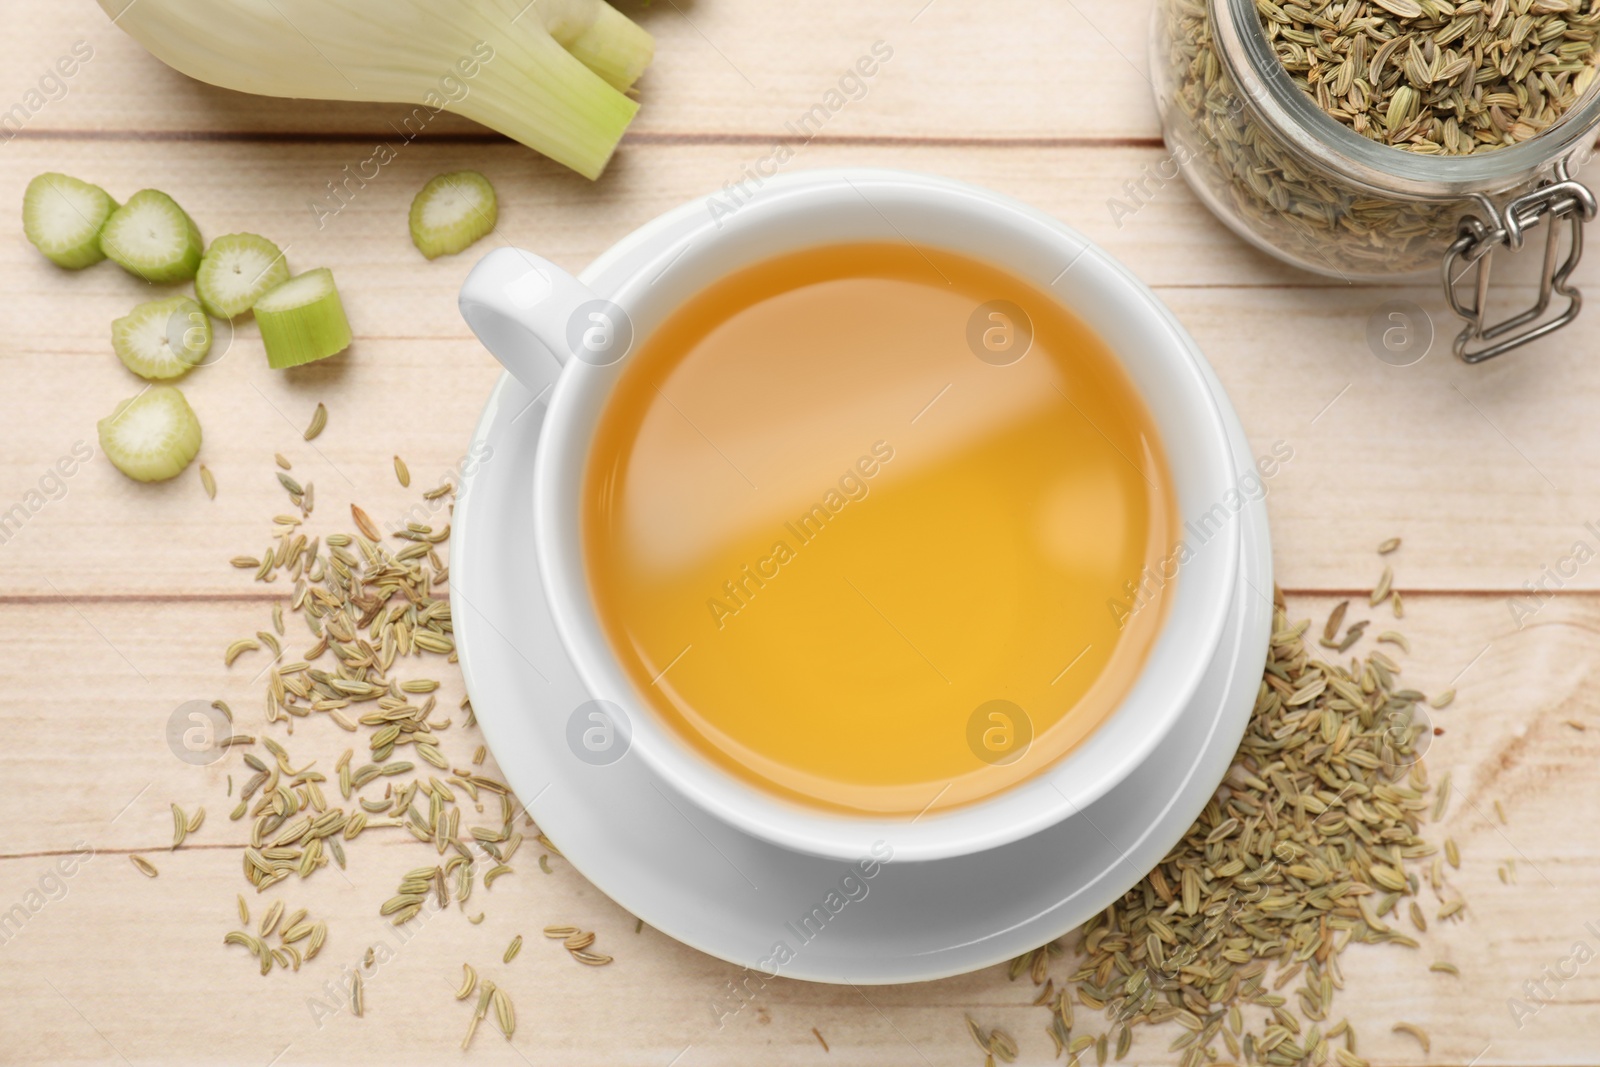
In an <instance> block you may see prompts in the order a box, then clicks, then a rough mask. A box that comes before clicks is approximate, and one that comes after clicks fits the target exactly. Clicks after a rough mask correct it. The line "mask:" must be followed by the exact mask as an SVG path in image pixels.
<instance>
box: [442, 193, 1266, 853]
mask: <svg viewBox="0 0 1600 1067" xmlns="http://www.w3.org/2000/svg"><path fill="white" fill-rule="evenodd" d="M726 209H727V203H726V202H722V201H713V200H707V201H694V202H691V203H689V204H685V205H683V206H682V207H680V208H678V209H676V210H674V211H672V212H669V213H668V214H667V215H664V216H662V217H661V218H659V219H657V220H655V221H654V222H652V223H649V224H647V225H646V227H645V228H644V229H643V230H642V231H641V235H642V236H643V237H644V238H645V245H646V247H647V248H648V250H649V253H650V254H648V255H646V256H644V257H642V266H641V267H640V268H639V269H637V270H636V271H634V272H633V273H632V274H631V275H630V276H628V277H627V278H626V280H624V281H623V282H622V283H621V284H620V285H618V286H617V287H616V288H615V290H614V291H610V292H605V293H597V292H594V291H592V290H590V289H589V288H588V287H587V286H585V285H584V284H583V283H582V282H579V281H578V280H577V279H575V278H573V277H572V276H571V275H570V274H568V273H567V272H565V271H563V270H562V269H561V268H559V267H557V266H555V265H554V264H552V263H550V262H548V261H547V260H544V259H541V258H540V257H538V256H536V255H534V254H532V253H530V252H525V251H522V250H519V249H514V248H502V249H498V250H496V251H494V252H491V253H489V254H488V255H486V256H485V257H484V258H483V259H482V260H481V261H480V262H479V263H478V264H477V266H475V267H474V268H473V270H472V272H471V274H470V275H469V276H468V277H467V280H466V282H465V284H463V286H462V288H461V297H460V305H461V312H462V315H463V317H465V319H466V321H467V323H468V324H469V325H470V326H471V327H472V329H473V331H474V332H475V333H476V334H477V335H478V337H479V338H480V339H481V340H482V341H483V343H484V344H485V345H486V346H487V347H488V348H489V350H490V351H491V352H493V353H494V355H495V356H496V357H497V358H498V359H499V360H500V362H501V363H502V364H504V365H505V367H506V369H507V370H508V371H510V372H511V374H513V375H514V376H515V377H516V378H517V379H518V380H519V381H520V382H521V383H522V384H523V385H524V386H525V387H526V388H527V389H528V390H529V391H530V392H531V393H533V394H535V396H536V397H542V399H543V402H546V403H548V404H549V411H548V414H547V416H546V419H545V423H544V427H543V430H542V431H541V435H540V443H539V454H538V456H537V459H536V467H535V469H536V475H535V479H534V485H533V487H532V491H533V495H534V500H533V514H534V525H535V529H534V530H533V531H531V533H532V534H533V536H534V540H535V543H536V544H537V552H538V555H539V566H540V573H541V575H542V577H543V579H544V582H545V585H546V588H547V589H548V597H549V600H550V605H549V606H550V609H551V613H552V615H553V617H554V619H555V621H556V626H557V628H558V630H559V632H560V634H561V637H562V640H563V642H564V644H565V646H566V649H567V651H568V653H569V654H570V656H571V658H572V660H573V662H574V663H575V664H576V666H577V669H578V672H579V674H580V675H581V677H582V679H583V681H584V684H585V685H586V687H587V688H588V690H589V692H590V694H591V695H592V696H593V697H594V698H595V699H596V700H597V701H604V702H608V703H609V704H610V705H613V706H614V707H616V708H619V709H621V714H622V717H623V719H624V725H625V728H626V730H627V733H628V744H629V748H628V751H627V755H626V756H625V757H624V758H630V759H631V758H638V759H642V760H644V761H645V762H646V763H647V765H648V766H649V767H650V768H651V769H652V770H653V771H654V772H655V773H656V775H657V776H658V777H659V779H660V780H661V783H662V786H663V787H664V788H665V789H668V790H671V791H672V792H673V793H676V794H677V795H678V796H680V797H683V798H686V799H688V800H690V801H692V802H693V803H695V804H697V805H698V806H699V807H701V808H702V809H704V810H705V811H707V812H709V813H711V814H713V815H715V816H716V817H718V818H720V819H723V820H725V821H727V822H729V823H731V824H733V825H734V826H736V827H738V828H740V829H742V830H744V831H745V832H747V833H750V834H752V835H754V836H756V837H758V838H761V839H763V840H766V841H769V842H772V843H775V844H777V845H780V846H783V847H787V848H792V849H797V850H800V851H803V852H807V853H811V854H815V855H822V856H831V857H836V858H839V859H841V860H846V861H848V860H854V859H856V858H858V857H860V856H862V855H866V854H868V853H869V850H870V849H871V846H872V843H873V842H874V841H891V842H893V847H894V855H895V860H896V862H897V863H898V862H916V861H925V860H935V859H942V858H946V857H950V856H956V855H964V854H970V853H975V852H981V851H983V850H986V849H990V848H996V847H999V846H1001V845H1004V844H1008V843H1010V842H1012V841H1016V840H1019V839H1021V838H1023V837H1026V836H1029V835H1031V834H1033V833H1036V832H1038V831H1039V830H1042V829H1043V828H1045V827H1047V826H1050V825H1053V824H1055V823H1057V822H1059V821H1061V820H1063V819H1066V818H1069V817H1071V816H1073V815H1074V814H1076V813H1077V812H1078V811H1080V810H1081V809H1083V808H1084V807H1086V806H1088V805H1089V804H1090V803H1092V802H1093V801H1094V800H1096V799H1097V798H1099V797H1100V796H1102V795H1104V794H1105V793H1106V792H1107V791H1108V790H1110V789H1111V788H1112V787H1114V786H1115V785H1117V784H1118V783H1119V782H1121V781H1122V780H1123V779H1125V778H1126V777H1127V776H1128V775H1129V774H1130V773H1131V772H1132V771H1133V770H1134V769H1135V768H1136V767H1138V766H1139V765H1140V763H1142V762H1143V761H1144V760H1145V758H1146V757H1148V756H1149V755H1150V753H1151V751H1152V750H1153V749H1154V748H1155V746H1156V745H1157V743H1158V742H1159V741H1160V740H1161V739H1162V738H1163V737H1164V736H1165V735H1166V734H1167V733H1168V731H1169V730H1170V729H1171V727H1172V725H1173V723H1174V722H1175V721H1177V717H1178V716H1179V715H1180V714H1182V713H1183V711H1184V709H1185V708H1186V707H1187V706H1188V704H1189V703H1190V701H1191V698H1192V697H1193V696H1194V693H1195V690H1196V688H1197V686H1198V684H1199V682H1200V679H1201V677H1202V675H1203V674H1204V672H1205V671H1206V669H1207V667H1208V666H1209V665H1210V664H1211V662H1212V660H1213V658H1214V657H1215V656H1216V655H1217V654H1218V646H1219V642H1220V640H1221V637H1222V631H1223V624H1224V621H1225V619H1226V617H1227V615H1228V613H1229V609H1230V607H1231V605H1232V603H1233V598H1234V595H1235V593H1234V589H1235V586H1236V584H1237V568H1238V566H1239V558H1240V537H1241V528H1240V522H1239V520H1238V508H1235V507H1231V506H1230V505H1229V504H1228V503H1227V502H1228V501H1229V500H1231V499H1236V498H1237V494H1238V493H1239V492H1240V485H1241V482H1242V480H1243V479H1245V478H1246V477H1248V476H1249V475H1252V474H1254V468H1253V466H1251V462H1250V460H1249V458H1248V457H1239V456H1236V455H1235V454H1234V452H1233V449H1232V448H1231V447H1230V445H1229V442H1228V437H1227V433H1226V430H1225V426H1224V422H1223V418H1222V414H1221V412H1220V411H1219V410H1218V408H1217V405H1216V402H1215V400H1214V399H1213V396H1212V392H1211V390H1210V389H1209V388H1208V387H1207V383H1206V380H1205V376H1204V375H1205V371H1204V368H1203V362H1202V357H1201V356H1200V353H1199V351H1198V350H1197V348H1196V347H1195V344H1194V342H1193V341H1192V340H1191V339H1190V338H1189V337H1188V335H1187V334H1186V333H1185V332H1184V331H1183V329H1182V328H1181V327H1180V326H1179V325H1178V324H1177V322H1176V320H1175V319H1174V318H1173V317H1172V315H1171V314H1170V313H1169V312H1168V311H1167V310H1166V308H1165V307H1164V306H1163V305H1162V304H1161V302H1160V301H1159V300H1158V299H1157V298H1156V296H1155V294H1154V293H1152V292H1151V291H1150V290H1149V289H1148V288H1147V287H1145V286H1144V285H1143V284H1142V283H1141V282H1139V281H1138V280H1137V279H1136V278H1135V277H1134V276H1133V275H1132V274H1130V273H1129V272H1128V271H1127V270H1126V269H1125V268H1123V267H1122V266H1121V265H1120V264H1118V263H1117V262H1116V261H1115V260H1113V259H1112V258H1111V257H1110V256H1109V255H1107V254H1106V253H1105V252H1104V251H1102V250H1101V249H1100V248H1098V247H1097V246H1095V245H1094V244H1092V243H1091V242H1089V241H1088V240H1087V239H1085V238H1084V237H1082V236H1081V235H1079V234H1078V233H1076V232H1075V231H1073V230H1071V229H1069V228H1068V227H1066V226H1064V225H1062V224H1061V223H1060V222H1058V221H1056V220H1055V219H1054V218H1051V217H1050V216H1048V215H1045V214H1043V213H1042V212H1039V211H1036V210H1034V209H1032V208H1030V207H1028V206H1026V205H1024V204H1022V203H1020V202H1018V201H1015V200H1012V199H1010V198H1008V197H1003V196H1000V195H998V194H996V193H992V192H990V191H988V190H985V189H980V188H977V187H974V186H970V185H965V184H962V183H958V182H954V181H950V180H947V179H942V178H935V177H930V176H926V175H920V174H912V173H906V172H899V171H885V170H866V169H848V170H818V171H808V172H802V173H797V174H794V175H790V176H785V177H780V178H775V179H772V180H770V181H768V182H767V183H766V184H764V185H763V186H762V187H761V188H760V189H759V190H756V191H755V192H754V194H753V195H751V196H750V197H749V198H748V199H746V200H745V201H744V202H743V203H742V204H740V205H739V206H738V207H737V209H736V210H733V211H732V213H731V214H730V213H729V212H728V211H727V210H726ZM859 241H910V242H912V243H913V244H915V245H917V246H919V247H928V246H931V247H937V248H944V249H948V250H950V251H953V252H958V253H963V254H966V255H968V256H971V257H974V258H977V259H981V260H985V261H987V262H990V263H992V264H994V265H996V266H998V267H1000V268H1002V269H1004V270H1006V271H1008V272H1010V273H1011V274H1013V275H1014V276H1016V277H1018V278H1020V279H1022V280H1024V281H1026V282H1029V283H1031V284H1033V285H1034V286H1035V287H1036V288H1038V289H1040V290H1042V291H1045V292H1048V293H1051V294H1053V295H1054V296H1055V297H1056V298H1057V299H1058V300H1059V301H1060V302H1061V303H1062V304H1063V305H1064V306H1066V307H1067V308H1069V309H1070V310H1071V311H1072V312H1073V313H1074V314H1076V315H1077V316H1078V317H1079V318H1080V319H1082V320H1083V321H1084V322H1086V323H1087V324H1088V325H1089V326H1090V327H1091V328H1092V329H1093V330H1094V332H1095V333H1096V334H1098V335H1099V336H1100V337H1101V338H1102V339H1103V340H1104V341H1105V342H1106V343H1107V345H1108V346H1109V347H1110V348H1111V349H1112V351H1113V352H1114V353H1115V354H1116V355H1117V357H1118V358H1119V360H1120V361H1121V362H1122V365H1123V366H1124V368H1125V369H1126V371H1127V372H1128V374H1129V376H1130V377H1131V378H1132V380H1133V382H1134V384H1135V386H1136V387H1137V389H1138V390H1139V392H1140V394H1141V396H1142V397H1143V399H1144V401H1145V403H1146V404H1147V405H1148V407H1149V409H1150V411H1151V413H1152V415H1153V417H1154V420H1155V423H1156V426H1157V427H1158V432H1159V433H1160V435H1161V438H1162V441H1163V444H1164V445H1165V450H1166V454H1167V457H1168V463H1169V467H1170V474H1171V477H1172V479H1173V481H1174V489H1175V492H1176V496H1177V499H1178V506H1179V512H1180V517H1181V518H1182V519H1184V530H1183V538H1184V542H1185V544H1186V545H1187V547H1188V548H1189V549H1190V551H1189V553H1188V554H1187V556H1186V558H1185V559H1184V561H1183V562H1182V564H1181V567H1176V568H1175V569H1176V570H1177V572H1178V573H1175V574H1171V575H1166V576H1163V578H1162V580H1167V581H1171V582H1172V583H1173V590H1172V599H1171V603H1170V608H1169V614H1168V618H1167V620H1166V622H1165V624H1164V626H1163V628H1162V631H1161V633H1160V636H1159V637H1158V638H1157V640H1156V643H1155V645H1154V646H1153V647H1152V648H1151V650H1150V653H1149V656H1148V659H1147V661H1146V664H1145V667H1144V669H1143V671H1142V673H1141V674H1140V676H1139V678H1138V680H1137V681H1136V682H1135V684H1134V686H1133V688H1132V690H1131V691H1130V692H1129V693H1128V694H1127V697H1126V698H1125V699H1124V701H1123V702H1122V704H1121V705H1120V706H1119V707H1118V709H1117V710H1116V711H1115V712H1114V713H1113V714H1112V715H1111V716H1110V717H1109V718H1108V719H1107V720H1106V722H1105V723H1104V724H1102V725H1101V726H1100V727H1099V729H1097V730H1096V731H1095V732H1094V733H1093V734H1091V735H1090V736H1089V738H1087V739H1086V740H1085V741H1084V742H1082V743H1081V744H1080V745H1078V746H1077V747H1076V748H1075V749H1073V750H1072V751H1070V752H1069V753H1068V754H1067V755H1066V756H1064V757H1063V758H1062V759H1061V760H1059V761H1058V762H1057V763H1056V764H1054V765H1053V766H1051V767H1050V768H1048V769H1047V770H1045V771H1044V772H1042V773H1040V774H1038V775H1036V776H1034V777H1033V778H1031V779H1028V780H1027V781H1025V782H1022V783H1021V784H1018V785H1016V786H1013V787H1012V788H1010V789H1008V790H1006V791H1004V792H1001V793H999V794H997V795H995V796H992V797H989V798H987V799H985V800H983V801H980V802H976V803H974V804H971V805H968V806H965V807H961V808H956V809H952V810H948V811H944V812H940V813H938V814H935V815H928V816H926V817H921V818H917V819H915V820H910V819H889V818H873V817H856V816H850V815H843V814H835V813H829V812H826V811H823V810H819V809H816V808H810V807H804V806H801V805H799V804H795V803H791V802H789V801H786V800H782V799H780V798H778V797H776V796H773V795H770V794H767V793H763V792H761V791H760V790H759V789H756V788H754V787H753V786H750V785H748V784H746V783H745V782H742V781H740V780H738V779H736V778H734V777H733V776H731V775H729V774H727V773H725V772H724V771H722V770H721V769H719V768H717V767H715V766H714V765H712V764H711V763H709V762H708V761H706V760H705V759H703V758H702V757H701V756H700V755H698V754H697V753H696V752H695V751H694V750H693V749H692V748H691V747H690V746H689V745H688V744H687V743H686V742H685V741H683V740H682V739H681V738H679V737H678V736H676V735H675V734H674V733H673V732H672V731H670V730H669V729H668V728H667V727H666V726H665V725H664V724H663V723H661V722H660V721H659V720H658V719H657V718H656V717H655V715H654V713H653V712H651V711H650V710H649V708H648V706H647V704H646V703H645V701H644V700H642V699H641V697H640V696H639V694H638V693H637V692H636V691H635V689H634V687H633V684H632V683H631V682H630V681H629V679H628V678H627V676H626V674H625V672H624V671H623V669H622V667H621V665H620V664H619V663H618V661H617V658H616V655H615V654H614V652H613V651H612V649H611V646H610V643H609V642H608V641H607V639H606V637H605V635H604V633H603V631H602V628H601V624H600V621H599V618H598V616H597V613H596V610H595V606H594V604H593V601H592V600H591V598H590V596H589V591H588V583H587V578H586V575H585V570H584V567H585V564H584V558H583V551H582V538H581V536H580V528H579V525H580V514H581V508H580V506H579V502H580V494H581V492H582V488H583V477H584V469H585V465H586V462H587V458H588V454H589V449H590V446H591V442H592V438H593V434H594V430H595V426H596V424H597V421H598V419H599V416H600V414H601V412H602V410H603V409H604V408H605V406H606V402H607V399H608V397H609V396H610V393H611V390H612V388H613V386H614V385H615V384H616V382H617V380H618V377H619V375H621V374H623V373H626V371H627V367H628V362H629V361H628V359H627V354H628V353H629V352H631V351H633V350H635V349H636V348H637V346H638V344H639V343H640V340H641V339H643V338H644V337H646V336H648V335H649V333H650V331H651V330H652V329H653V328H654V327H655V326H656V325H658V324H659V323H661V322H662V321H663V319H664V318H665V317H666V316H667V315H669V314H670V313H671V311H672V310H673V309H674V308H676V307H677V306H679V305H680V304H681V303H683V302H684V301H685V300H686V299H687V298H689V297H691V296H692V295H694V294H695V293H697V292H699V291H700V290H701V289H703V288H704V287H705V286H706V285H708V284H709V283H711V282H712V281H714V280H716V279H718V278H720V277H722V276H724V275H726V274H728V273H729V272H731V271H733V270H736V269H738V268H740V267H742V266H745V265H748V264H751V263H755V262H759V261H761V260H764V259H768V258H770V257H772V256H775V255H779V254H782V253H785V252H791V251H795V250H798V249H802V248H806V247H812V246H816V245H823V244H833V243H841V242H859ZM572 710H574V709H540V710H539V711H538V712H535V713H537V714H545V713H549V714H562V715H565V714H566V713H568V712H570V711H572Z"/></svg>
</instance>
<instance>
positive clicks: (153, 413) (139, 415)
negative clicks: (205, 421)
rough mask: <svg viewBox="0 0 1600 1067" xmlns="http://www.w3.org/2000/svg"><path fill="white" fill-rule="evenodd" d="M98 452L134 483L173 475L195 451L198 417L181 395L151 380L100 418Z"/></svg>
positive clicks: (196, 447)
mask: <svg viewBox="0 0 1600 1067" xmlns="http://www.w3.org/2000/svg"><path fill="white" fill-rule="evenodd" d="M96 428H97V429H98V430H99V432H100V451H102V452H104V453H105V454H106V458H107V459H109V460H110V461H111V462H112V464H113V465H114V466H115V467H116V468H117V470H119V471H121V472H122V473H123V474H126V475H127V476H128V477H130V478H132V479H133V480H134V481H137V482H161V481H165V480H166V479H168V478H172V477H175V476H176V475H177V474H178V473H179V472H181V471H182V470H183V469H184V468H185V467H187V466H188V465H189V462H190V460H192V459H194V457H195V455H196V454H197V453H199V451H200V420H199V419H197V418H195V415H194V409H193V408H191V407H189V402H188V401H187V400H185V399H184V398H183V394H182V393H180V392H179V391H178V390H177V389H175V388H173V387H172V386H170V385H152V386H150V388H148V389H146V390H145V391H144V392H142V393H140V394H139V395H137V396H131V397H129V398H128V399H126V400H124V401H123V402H122V403H120V404H118V405H117V407H116V410H115V411H113V412H112V413H111V414H110V415H107V416H106V417H105V418H103V419H101V420H100V422H99V423H98V424H97V426H96Z"/></svg>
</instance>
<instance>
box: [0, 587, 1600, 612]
mask: <svg viewBox="0 0 1600 1067" xmlns="http://www.w3.org/2000/svg"><path fill="white" fill-rule="evenodd" d="M1397 591H1398V592H1399V593H1400V595H1401V596H1402V597H1405V598H1406V599H1411V598H1413V597H1417V598H1422V597H1450V598H1456V599H1479V600H1486V599H1499V598H1502V597H1509V596H1525V595H1527V594H1526V590H1524V589H1521V588H1516V589H1509V588H1508V589H1424V588H1420V587H1409V586H1408V587H1403V588H1399V587H1397ZM289 592H290V591H289V590H287V589H285V590H283V591H282V592H278V591H274V590H255V589H251V590H248V591H244V592H238V593H137V592H128V593H81V594H68V593H6V594H0V607H34V606H51V605H56V604H185V603H241V604H249V603H268V604H270V603H271V602H272V601H274V600H281V599H282V598H283V597H285V596H288V595H289ZM1371 592H1372V590H1371V589H1370V588H1369V587H1365V586H1363V587H1361V588H1359V589H1357V588H1348V589H1337V588H1336V589H1315V588H1294V589H1284V590H1283V595H1284V596H1286V597H1291V598H1294V597H1307V598H1309V597H1323V598H1332V597H1338V598H1340V599H1350V600H1357V599H1363V598H1365V597H1367V596H1369V595H1370V594H1371ZM1550 596H1551V598H1552V599H1557V600H1576V599H1580V598H1584V597H1600V589H1563V590H1558V591H1554V592H1551V594H1550Z"/></svg>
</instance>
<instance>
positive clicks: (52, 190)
mask: <svg viewBox="0 0 1600 1067" xmlns="http://www.w3.org/2000/svg"><path fill="white" fill-rule="evenodd" d="M116 209H117V202H116V201H115V200H113V199H111V197H110V196H109V195H107V193H106V191H105V190H104V189H102V188H100V187H99V186H98V185H90V184H89V183H88V182H81V181H79V180H78V179H77V178H72V177H68V176H67V175H65V174H53V173H52V174H41V175H39V176H38V177H37V178H35V179H33V181H31V182H29V183H28V189H27V191H26V192H24V193H23V194H22V232H23V233H24V234H26V235H27V237H28V240H29V241H30V242H31V243H32V244H33V247H35V248H37V249H38V250H39V251H40V252H41V253H43V255H44V256H45V258H46V259H48V260H50V262H52V263H54V264H56V265H57V266H60V267H66V268H67V269H68V270H82V269H83V268H84V267H87V266H91V265H93V264H95V263H98V262H100V261H101V260H102V259H105V258H106V256H105V253H104V252H102V251H100V230H101V228H102V227H104V226H105V224H106V219H108V218H110V217H111V213H112V212H113V211H115V210H116Z"/></svg>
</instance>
